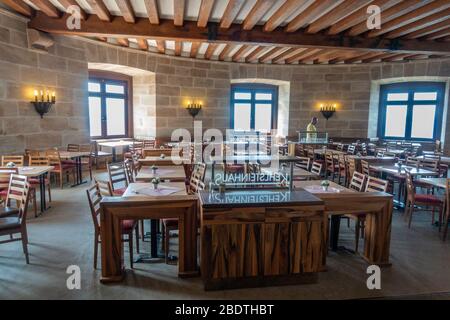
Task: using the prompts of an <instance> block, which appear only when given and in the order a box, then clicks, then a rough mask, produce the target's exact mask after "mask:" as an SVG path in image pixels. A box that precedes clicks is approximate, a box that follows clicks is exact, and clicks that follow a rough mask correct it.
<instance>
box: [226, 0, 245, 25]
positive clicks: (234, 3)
mask: <svg viewBox="0 0 450 320" xmlns="http://www.w3.org/2000/svg"><path fill="white" fill-rule="evenodd" d="M222 1H223V0H222ZM244 2H245V0H229V2H228V5H227V7H226V8H225V12H224V13H223V15H222V20H221V21H220V27H221V28H222V29H227V28H229V27H230V26H231V25H232V24H233V21H234V19H236V17H237V15H238V13H239V11H241V8H242V6H243V5H244Z"/></svg>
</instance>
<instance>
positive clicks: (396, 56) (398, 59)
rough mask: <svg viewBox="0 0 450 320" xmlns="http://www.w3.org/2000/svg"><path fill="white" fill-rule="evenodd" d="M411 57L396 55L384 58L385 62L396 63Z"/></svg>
mask: <svg viewBox="0 0 450 320" xmlns="http://www.w3.org/2000/svg"><path fill="white" fill-rule="evenodd" d="M408 56H410V55H409V54H404V53H403V54H395V55H392V56H390V57H387V58H382V59H381V61H383V62H394V61H402V60H403V58H405V57H408Z"/></svg>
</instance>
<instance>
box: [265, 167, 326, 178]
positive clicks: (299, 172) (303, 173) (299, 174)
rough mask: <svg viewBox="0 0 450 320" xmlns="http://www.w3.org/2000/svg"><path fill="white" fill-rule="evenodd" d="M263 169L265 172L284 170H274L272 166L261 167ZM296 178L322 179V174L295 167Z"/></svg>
mask: <svg viewBox="0 0 450 320" xmlns="http://www.w3.org/2000/svg"><path fill="white" fill-rule="evenodd" d="M261 171H262V172H265V173H275V172H277V173H280V172H282V171H280V170H274V169H271V168H261ZM295 178H304V179H320V176H319V175H317V174H315V173H313V172H311V171H308V170H305V169H302V168H297V167H294V180H295Z"/></svg>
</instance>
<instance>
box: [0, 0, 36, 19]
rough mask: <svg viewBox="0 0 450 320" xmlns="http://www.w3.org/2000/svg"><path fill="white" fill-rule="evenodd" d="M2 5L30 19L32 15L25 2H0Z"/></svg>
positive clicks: (9, 0)
mask: <svg viewBox="0 0 450 320" xmlns="http://www.w3.org/2000/svg"><path fill="white" fill-rule="evenodd" d="M1 2H3V3H4V4H6V5H7V6H8V7H10V8H11V9H13V10H15V11H17V12H19V13H20V14H23V15H24V16H27V17H30V16H32V15H33V12H34V10H33V8H31V7H30V6H29V5H27V4H26V3H25V2H22V1H17V0H1Z"/></svg>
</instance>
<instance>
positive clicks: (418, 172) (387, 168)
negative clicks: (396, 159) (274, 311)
mask: <svg viewBox="0 0 450 320" xmlns="http://www.w3.org/2000/svg"><path fill="white" fill-rule="evenodd" d="M370 168H371V169H373V170H375V171H378V172H381V173H385V174H389V175H400V176H406V169H408V171H409V172H410V173H411V175H412V176H437V175H439V172H435V171H431V170H426V169H422V168H417V167H411V166H405V165H402V168H401V170H399V166H398V164H394V165H381V166H380V165H371V166H370Z"/></svg>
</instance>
